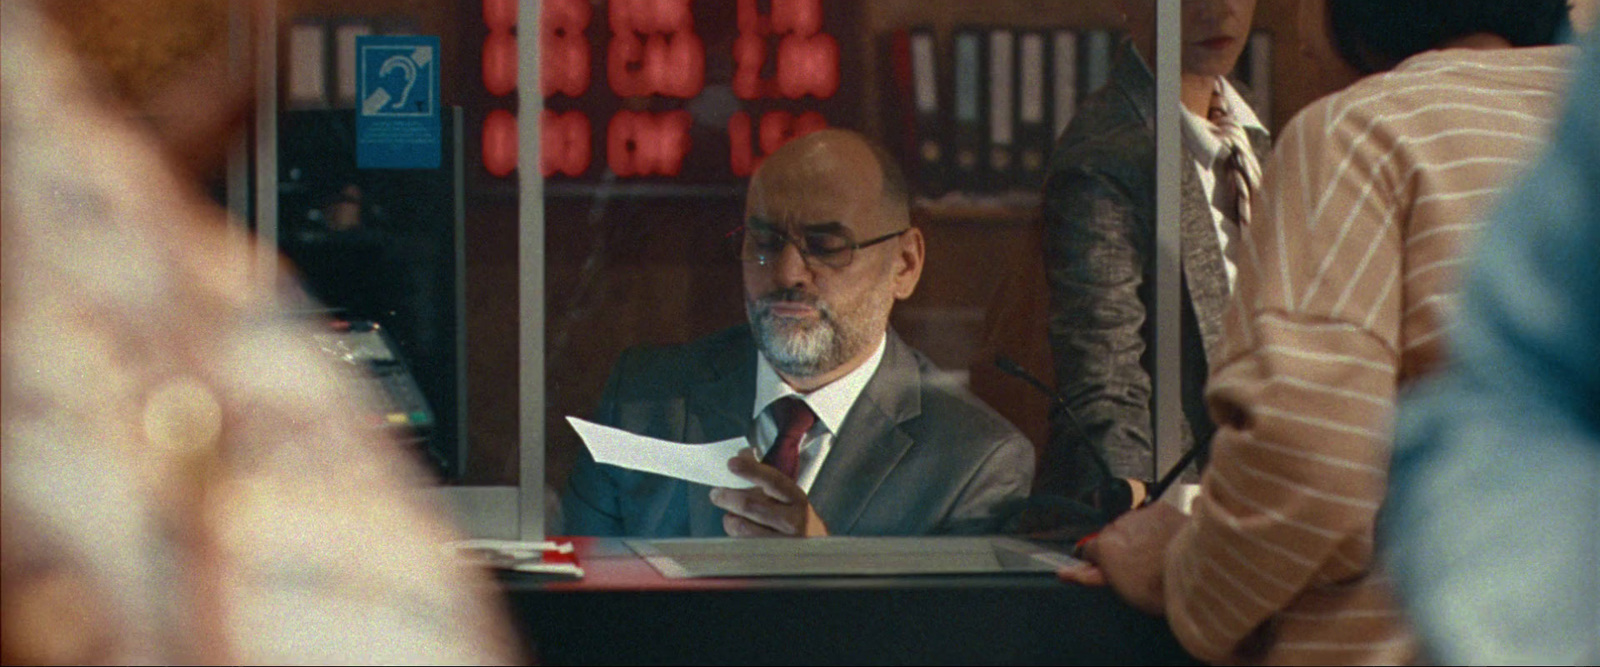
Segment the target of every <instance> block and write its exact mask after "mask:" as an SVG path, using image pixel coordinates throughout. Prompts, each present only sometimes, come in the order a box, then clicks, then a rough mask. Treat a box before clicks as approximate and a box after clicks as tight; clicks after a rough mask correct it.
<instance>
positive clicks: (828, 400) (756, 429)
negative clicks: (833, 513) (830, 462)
mask: <svg viewBox="0 0 1600 667" xmlns="http://www.w3.org/2000/svg"><path fill="white" fill-rule="evenodd" d="M886 339H887V338H886V336H879V337H878V347H877V349H876V350H875V351H873V353H872V356H871V357H868V358H867V360H866V362H864V363H862V364H861V365H860V366H857V367H856V369H855V370H853V371H850V373H849V374H847V375H845V376H844V377H842V378H839V379H837V380H834V381H833V382H830V383H828V384H827V386H824V387H822V388H821V389H818V390H816V391H813V392H811V393H809V394H802V393H800V392H798V391H795V390H794V387H790V386H789V385H788V383H786V382H784V381H783V378H782V377H779V376H778V371H777V370H775V369H774V368H773V367H772V364H770V363H767V358H766V357H765V356H762V355H761V354H757V355H756V400H755V403H754V405H752V406H751V417H753V418H754V420H755V423H754V426H752V428H751V430H752V433H751V436H750V440H751V442H752V443H754V444H755V447H756V450H757V452H756V453H757V456H758V457H764V456H766V454H767V450H769V449H771V448H772V443H773V442H774V441H776V440H777V439H778V431H779V427H778V424H777V422H776V420H774V419H773V418H772V413H771V412H770V411H768V410H767V406H769V405H772V402H773V401H776V400H778V399H780V398H783V397H785V396H794V397H797V398H799V399H800V400H802V401H805V404H806V405H807V406H809V407H810V408H811V411H812V412H813V413H816V415H817V423H815V424H812V425H811V430H809V431H806V435H805V437H804V438H802V439H801V440H800V462H799V467H797V468H796V472H795V482H797V483H798V484H799V485H800V488H801V489H803V490H804V491H805V492H806V493H811V483H812V482H814V481H816V479H817V471H818V470H821V469H822V462H823V461H824V460H826V459H827V458H828V452H829V451H831V450H832V449H833V438H834V434H836V433H838V432H839V427H840V426H841V425H843V424H844V418H845V415H847V414H849V413H850V406H853V405H855V404H856V398H858V397H860V396H861V390H862V389H865V388H866V387H867V381H868V380H871V379H872V374H873V373H876V372H877V371H878V365H879V364H880V363H881V362H882V361H883V349H884V341H885V340H886Z"/></svg>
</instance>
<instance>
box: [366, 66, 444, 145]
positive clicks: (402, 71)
mask: <svg viewBox="0 0 1600 667" xmlns="http://www.w3.org/2000/svg"><path fill="white" fill-rule="evenodd" d="M356 68H357V70H356V81H357V83H358V88H357V90H356V100H357V102H356V167H357V168H359V169H438V168H439V162H440V152H441V149H440V131H441V130H440V125H439V38H438V37H437V36H433V35H427V36H421V35H362V36H360V37H357V38H356Z"/></svg>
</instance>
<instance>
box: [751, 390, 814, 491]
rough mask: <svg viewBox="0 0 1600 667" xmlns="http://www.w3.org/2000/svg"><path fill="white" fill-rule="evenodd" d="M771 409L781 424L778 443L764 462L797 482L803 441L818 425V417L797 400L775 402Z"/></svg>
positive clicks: (784, 399)
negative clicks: (815, 425) (813, 426)
mask: <svg viewBox="0 0 1600 667" xmlns="http://www.w3.org/2000/svg"><path fill="white" fill-rule="evenodd" d="M768 409H769V410H772V418H773V421H775V422H777V423H778V429H779V430H778V440H777V442H774V443H772V448H771V449H769V450H767V455H766V457H765V458H763V459H762V461H761V462H762V463H765V464H767V465H769V466H772V467H774V468H777V469H778V470H779V471H780V472H782V473H783V474H785V475H788V476H789V479H794V476H795V473H797V472H799V469H800V440H801V439H803V438H805V437H806V431H809V430H811V425H812V424H815V423H817V415H816V413H814V412H812V411H811V406H808V405H806V402H805V401H802V400H800V399H798V398H795V397H793V396H788V397H785V398H781V399H778V400H777V401H774V402H773V404H772V407H770V408H768Z"/></svg>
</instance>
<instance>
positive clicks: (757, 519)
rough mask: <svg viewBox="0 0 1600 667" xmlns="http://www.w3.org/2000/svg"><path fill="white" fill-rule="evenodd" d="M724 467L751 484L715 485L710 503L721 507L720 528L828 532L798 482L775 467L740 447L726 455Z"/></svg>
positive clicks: (756, 532) (753, 532) (751, 533)
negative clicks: (735, 486)
mask: <svg viewBox="0 0 1600 667" xmlns="http://www.w3.org/2000/svg"><path fill="white" fill-rule="evenodd" d="M728 470H730V471H732V472H733V474H735V475H738V476H740V477H743V478H745V479H747V480H750V481H751V482H752V483H754V484H755V486H754V487H752V488H748V489H725V488H715V489H712V490H711V504H713V505H716V506H717V507H720V508H722V509H724V510H727V512H728V513H727V514H726V515H725V516H723V517H722V528H723V529H724V530H726V531H728V534H729V535H731V536H733V537H785V536H786V537H821V536H824V535H827V534H828V527H827V526H824V525H823V524H822V517H819V516H817V511H816V510H814V509H812V508H811V500H810V499H808V498H806V492H805V491H803V490H801V488H800V485H799V484H796V483H795V481H794V480H792V479H789V477H788V476H786V475H784V474H783V473H782V472H779V471H778V469H777V468H774V467H772V466H769V465H765V464H763V463H761V462H760V461H758V460H756V457H755V451H754V450H752V449H743V450H740V451H739V455H738V456H735V457H733V458H731V459H728Z"/></svg>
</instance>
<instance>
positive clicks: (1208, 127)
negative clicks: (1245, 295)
mask: <svg viewBox="0 0 1600 667" xmlns="http://www.w3.org/2000/svg"><path fill="white" fill-rule="evenodd" d="M1222 95H1223V98H1224V99H1226V100H1227V101H1228V113H1230V114H1232V115H1233V118H1234V121H1235V122H1237V123H1238V124H1239V127H1242V128H1245V129H1246V130H1250V129H1255V130H1258V131H1260V132H1263V133H1265V132H1266V131H1267V129H1266V128H1265V127H1262V126H1261V120H1260V119H1259V118H1256V112H1255V110H1253V109H1251V108H1250V104H1249V103H1248V102H1245V101H1244V98H1243V97H1240V96H1239V91H1237V90H1234V88H1233V84H1230V83H1228V80H1227V79H1226V78H1224V79H1222ZM1214 127H1215V126H1214V125H1212V124H1211V121H1209V120H1206V118H1205V117H1204V116H1200V115H1197V114H1195V112H1193V111H1190V110H1189V108H1188V107H1183V140H1184V143H1185V144H1186V145H1187V146H1188V147H1189V151H1190V152H1191V153H1193V154H1194V163H1195V167H1196V170H1197V171H1199V172H1200V187H1201V189H1203V190H1204V191H1205V195H1206V202H1208V203H1209V204H1210V205H1211V220H1212V221H1213V222H1214V223H1216V228H1217V243H1218V245H1220V246H1221V248H1222V263H1223V266H1224V267H1225V268H1226V269H1227V271H1228V288H1229V289H1232V288H1233V278H1234V276H1235V275H1236V274H1238V272H1239V270H1238V267H1237V266H1236V264H1235V262H1237V257H1236V255H1237V253H1238V248H1239V246H1238V243H1239V224H1238V223H1237V222H1235V221H1233V220H1232V219H1230V218H1229V217H1228V216H1227V215H1226V214H1225V213H1223V211H1224V210H1226V209H1224V208H1223V207H1224V206H1227V207H1230V208H1231V207H1232V205H1233V196H1234V194H1233V185H1232V181H1230V180H1229V179H1228V178H1227V177H1226V176H1227V174H1226V171H1224V170H1226V169H1227V168H1228V156H1227V155H1224V154H1223V145H1222V140H1221V139H1218V138H1217V135H1215V134H1213V133H1212V130H1213V128H1214ZM1219 183H1221V184H1223V186H1222V187H1218V184H1219Z"/></svg>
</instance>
